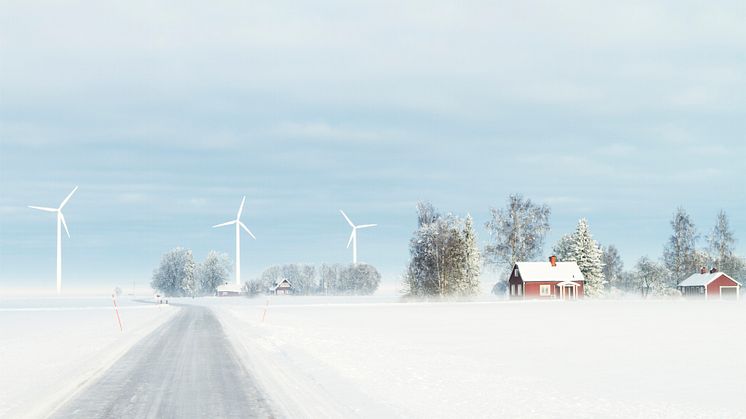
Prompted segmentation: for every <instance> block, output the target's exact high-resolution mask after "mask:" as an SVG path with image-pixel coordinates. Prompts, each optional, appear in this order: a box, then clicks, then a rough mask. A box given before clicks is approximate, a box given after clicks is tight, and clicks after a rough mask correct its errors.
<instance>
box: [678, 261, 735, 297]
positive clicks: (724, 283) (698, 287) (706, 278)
mask: <svg viewBox="0 0 746 419" xmlns="http://www.w3.org/2000/svg"><path fill="white" fill-rule="evenodd" d="M740 288H741V284H740V283H739V282H738V281H736V280H735V279H733V278H731V277H730V276H728V275H726V274H724V273H722V272H718V270H717V269H712V270H711V271H708V270H707V268H702V269H701V270H700V271H699V273H697V274H693V275H692V276H690V277H689V278H687V279H685V280H683V281H681V283H680V284H679V286H678V289H679V291H681V294H682V295H683V296H684V297H687V298H702V299H705V300H738V298H739V297H740Z"/></svg>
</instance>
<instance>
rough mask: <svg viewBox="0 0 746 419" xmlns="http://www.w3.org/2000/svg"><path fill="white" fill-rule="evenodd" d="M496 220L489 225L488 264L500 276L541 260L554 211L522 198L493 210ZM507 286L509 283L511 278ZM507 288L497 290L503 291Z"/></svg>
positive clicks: (485, 249) (510, 200)
mask: <svg viewBox="0 0 746 419" xmlns="http://www.w3.org/2000/svg"><path fill="white" fill-rule="evenodd" d="M490 211H491V213H492V219H490V221H488V222H487V223H485V227H486V228H487V231H488V232H489V234H490V238H491V240H492V241H491V243H490V244H488V245H487V246H485V248H484V253H485V260H486V261H487V262H488V263H490V264H492V265H493V266H495V267H496V268H497V270H498V272H500V273H505V272H507V271H510V270H511V269H512V268H513V266H515V264H516V262H520V261H532V260H534V259H536V258H537V257H539V256H541V251H542V249H543V247H544V238H545V237H546V234H547V232H548V231H549V215H550V214H551V209H550V208H549V207H548V206H547V205H538V204H534V203H533V202H532V201H531V200H530V199H524V198H523V196H521V195H519V194H515V195H511V196H510V197H509V198H508V205H507V207H506V208H503V209H495V208H490ZM504 276H505V279H504V280H503V282H505V281H507V276H506V275H504ZM502 288H504V287H497V286H496V288H493V292H494V290H496V289H498V290H499V289H502Z"/></svg>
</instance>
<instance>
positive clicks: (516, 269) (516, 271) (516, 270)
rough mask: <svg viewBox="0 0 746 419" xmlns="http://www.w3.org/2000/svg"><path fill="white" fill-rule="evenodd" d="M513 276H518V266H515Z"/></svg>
mask: <svg viewBox="0 0 746 419" xmlns="http://www.w3.org/2000/svg"><path fill="white" fill-rule="evenodd" d="M513 276H514V277H516V278H518V268H515V271H513Z"/></svg>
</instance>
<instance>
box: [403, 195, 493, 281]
mask: <svg viewBox="0 0 746 419" xmlns="http://www.w3.org/2000/svg"><path fill="white" fill-rule="evenodd" d="M417 212H418V214H417V220H418V228H417V230H416V231H415V232H414V234H413V237H412V239H411V240H410V255H411V258H410V262H409V265H408V267H407V272H406V274H405V277H404V287H405V291H406V292H407V293H409V294H410V295H415V296H433V295H439V296H445V295H473V294H475V293H477V292H478V289H479V270H480V266H479V261H480V259H481V256H479V249H478V247H477V245H476V233H475V232H474V228H473V222H472V221H471V219H470V217H467V218H466V219H461V218H459V217H456V216H454V215H452V214H448V215H445V216H443V215H440V214H438V213H437V212H436V211H435V210H434V208H433V206H432V205H431V204H429V203H422V202H421V203H419V204H418V205H417Z"/></svg>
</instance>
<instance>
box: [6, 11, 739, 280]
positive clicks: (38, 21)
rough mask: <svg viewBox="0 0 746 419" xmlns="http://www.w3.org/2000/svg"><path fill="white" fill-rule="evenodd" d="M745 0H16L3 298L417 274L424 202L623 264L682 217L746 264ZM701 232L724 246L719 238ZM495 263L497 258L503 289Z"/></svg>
mask: <svg viewBox="0 0 746 419" xmlns="http://www.w3.org/2000/svg"><path fill="white" fill-rule="evenodd" d="M744 21H746V3H744V2H742V1H740V2H739V1H733V2H728V1H725V2H723V1H712V2H686V1H684V2H682V1H670V2H657V1H640V2H635V1H633V2H608V3H604V2H595V1H566V2H552V1H526V2H476V1H412V2H398V1H390V2H387V1H370V2H367V1H361V2H347V1H320V2H312V3H311V2H288V1H282V0H273V1H253V2H240V1H223V2H189V1H164V2H148V1H128V2H121V1H107V2H101V1H66V2H39V1H28V0H24V1H8V0H5V1H3V5H2V7H0V289H3V288H5V289H9V288H13V287H31V288H34V287H37V288H53V287H54V276H55V218H54V215H53V214H47V213H43V212H39V211H34V210H31V209H28V208H27V206H28V205H39V206H50V207H56V206H57V205H59V203H60V202H61V201H62V199H63V198H64V197H65V196H66V195H67V194H68V193H69V192H70V191H71V190H72V188H73V187H75V186H79V188H80V189H79V190H78V192H77V193H76V194H75V195H74V196H73V198H72V199H71V200H70V202H69V204H68V205H67V206H66V207H65V210H64V214H65V217H66V219H67V223H68V225H69V227H70V234H71V237H70V238H69V239H68V238H67V237H65V238H64V239H63V255H64V257H63V259H64V261H63V271H64V272H63V288H65V287H70V288H76V287H77V288H83V287H93V286H102V287H109V286H112V285H120V286H123V287H129V286H132V285H131V284H132V283H135V284H136V286H138V285H137V284H139V286H144V285H145V284H147V283H148V282H149V281H150V277H151V275H152V271H153V269H154V268H155V267H156V266H157V265H158V262H159V259H160V256H161V254H163V253H164V252H166V251H168V250H169V249H171V248H174V247H176V246H182V247H187V248H191V249H192V250H193V251H194V255H195V257H196V259H197V260H198V261H199V260H202V259H203V258H204V257H205V255H206V254H207V252H208V251H210V250H216V251H221V252H226V253H228V254H229V255H230V256H231V258H233V257H234V232H233V230H231V229H230V228H225V229H213V228H211V226H212V225H214V224H218V223H221V222H224V221H228V220H231V219H232V218H233V217H235V213H236V211H237V209H238V205H239V203H240V201H241V198H242V196H246V208H245V210H244V215H243V218H242V220H243V221H244V223H246V224H247V225H248V226H249V228H251V229H252V231H253V232H254V234H255V235H256V237H257V240H256V241H254V240H252V239H251V238H249V237H248V236H247V235H244V236H243V237H242V258H241V262H242V274H243V275H242V276H243V279H244V280H246V279H250V278H253V277H256V276H258V275H259V274H260V273H261V272H262V271H263V270H264V269H265V268H266V267H268V266H271V265H274V264H282V263H293V262H297V263H310V264H316V265H318V264H321V263H345V262H349V261H351V259H352V252H351V250H350V249H347V248H345V246H346V244H347V238H348V236H349V233H350V231H349V227H348V226H347V224H346V222H345V220H344V219H343V218H342V216H341V215H340V214H339V209H344V210H345V211H346V212H347V213H348V215H349V216H350V218H352V220H353V221H354V222H356V223H361V224H367V223H377V224H379V226H378V227H376V228H372V229H366V230H363V231H361V232H360V234H359V259H360V260H361V261H364V262H368V263H370V264H372V265H374V266H376V267H377V268H378V269H379V270H380V271H381V272H382V274H383V277H384V281H387V282H397V281H399V280H400V277H401V275H402V273H403V272H404V270H405V267H406V264H407V261H408V259H409V250H408V241H409V239H410V238H411V235H412V232H413V231H414V229H415V228H416V216H415V205H416V203H417V201H419V200H429V201H431V202H432V203H433V204H434V205H435V207H436V208H438V209H439V210H441V211H442V212H453V213H455V214H459V215H465V214H467V213H470V214H471V215H472V216H473V217H474V219H475V223H476V225H477V227H478V231H477V233H478V235H479V239H480V243H481V244H482V245H484V244H486V243H487V242H488V240H489V235H488V233H487V231H486V230H485V229H484V223H485V222H486V221H487V220H488V216H489V208H490V207H502V206H504V205H505V203H506V200H507V197H508V196H509V195H510V194H513V193H521V194H523V195H524V196H525V197H527V198H530V199H532V200H534V201H535V202H538V203H546V204H547V205H549V206H550V207H551V209H552V216H551V227H552V229H551V231H550V233H549V235H548V236H547V240H546V241H547V245H546V248H545V252H544V255H545V256H547V255H548V254H549V253H550V252H551V245H552V244H553V243H554V242H556V241H557V239H558V238H559V237H560V236H561V235H563V234H565V233H568V232H571V231H572V230H573V229H574V226H575V225H576V223H577V221H578V219H579V218H581V217H585V218H587V219H588V220H589V223H590V227H591V231H592V233H593V234H594V237H595V238H596V239H597V240H598V241H599V242H600V243H601V244H603V245H609V244H614V245H615V246H617V247H618V248H619V250H620V253H621V255H622V257H623V259H624V262H625V266H626V267H628V268H631V267H632V266H633V265H634V263H635V261H636V260H637V259H638V258H639V257H641V256H643V255H647V256H650V257H653V258H659V257H660V255H661V253H662V249H663V246H664V244H665V242H666V240H667V238H668V236H669V235H670V225H669V221H670V219H671V217H672V214H673V212H674V211H675V209H676V208H677V207H678V206H682V207H683V208H685V209H686V211H687V212H688V213H689V214H690V215H691V216H692V218H693V220H694V222H695V224H696V225H697V227H698V229H699V231H700V233H701V234H702V236H703V238H704V236H705V234H706V233H707V231H708V230H710V229H711V228H712V226H713V225H714V222H715V217H716V215H717V213H718V211H719V210H721V209H723V210H725V211H726V212H727V213H728V215H729V216H730V220H731V226H732V227H733V230H734V231H735V233H736V236H737V238H738V239H739V242H738V244H737V252H738V253H740V254H741V255H745V254H746V199H744V198H745V197H744V192H746V187H745V186H744V179H746V169H744V160H745V158H746V140H745V138H744V133H746V95H745V94H744V92H746V26H744V25H743V22H744ZM699 244H700V246H704V239H701V240H700V242H699ZM495 275H496V274H495V273H494V272H491V271H490V270H486V273H485V281H488V282H489V281H494V276H495Z"/></svg>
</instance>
